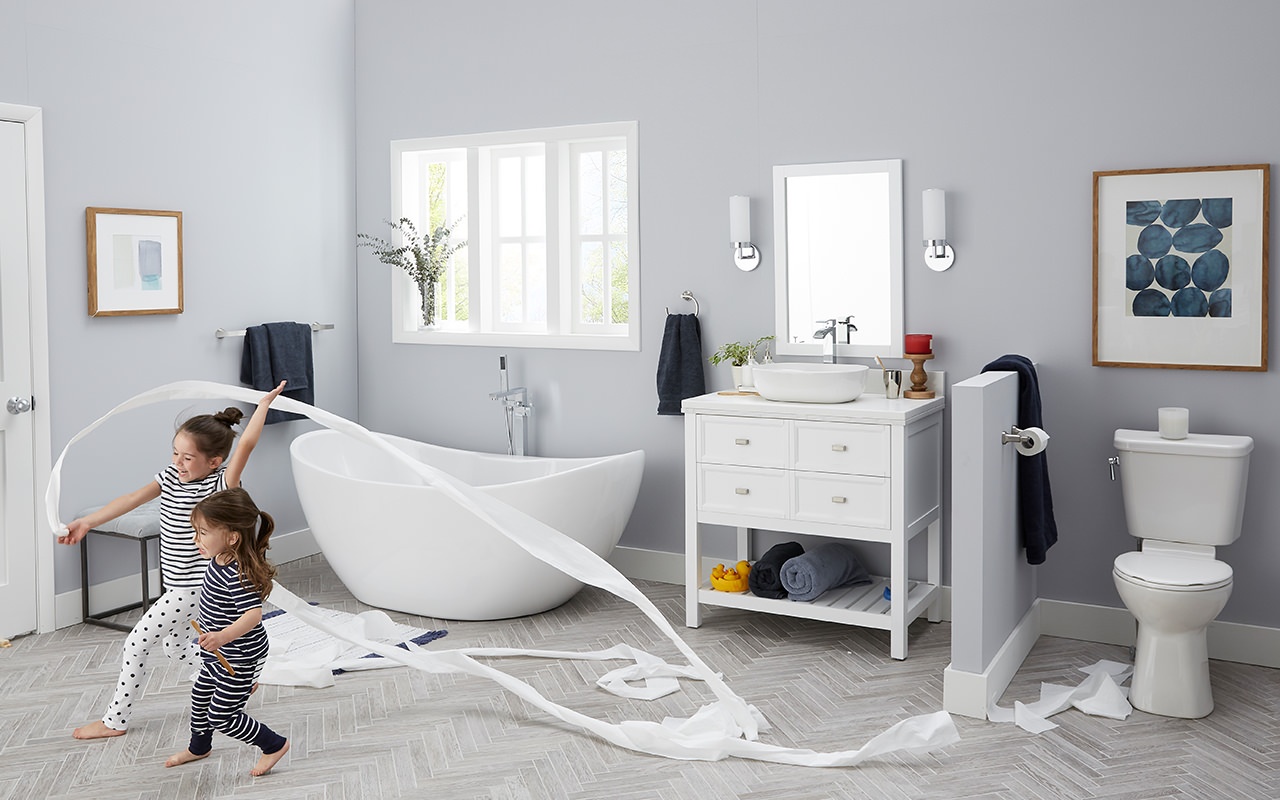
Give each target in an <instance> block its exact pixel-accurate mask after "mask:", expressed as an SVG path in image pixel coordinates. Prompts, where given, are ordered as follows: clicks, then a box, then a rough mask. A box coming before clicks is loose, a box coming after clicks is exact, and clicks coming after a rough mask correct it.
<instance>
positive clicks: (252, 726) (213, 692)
mask: <svg viewBox="0 0 1280 800" xmlns="http://www.w3.org/2000/svg"><path fill="white" fill-rule="evenodd" d="M232 667H233V668H234V669H235V671H236V674H235V675H231V674H230V673H228V672H227V671H226V669H225V668H224V667H223V666H222V665H221V664H219V663H218V662H217V661H205V662H204V665H203V666H202V667H201V668H200V674H199V675H198V676H197V677H196V682H195V685H194V686H192V687H191V744H190V745H189V746H188V748H187V749H188V750H190V751H191V754H192V755H197V756H201V755H204V754H205V753H207V752H209V751H210V750H211V749H213V732H214V731H218V732H219V733H223V734H226V735H227V736H230V737H231V738H233V739H239V740H240V741H242V742H244V743H245V744H251V745H254V746H256V747H258V748H260V749H261V750H262V752H264V753H274V752H276V751H278V750H279V749H280V748H281V747H284V742H285V738H284V737H283V736H281V735H280V734H278V733H276V732H275V731H273V730H271V729H270V728H268V727H267V726H266V725H263V724H262V723H261V722H258V721H257V720H256V719H254V718H253V717H251V716H249V715H248V714H246V713H244V706H245V704H246V703H247V702H249V695H250V694H251V693H252V692H253V683H254V681H256V680H257V679H258V675H259V674H260V673H261V672H262V661H259V662H258V663H256V664H233V665H232Z"/></svg>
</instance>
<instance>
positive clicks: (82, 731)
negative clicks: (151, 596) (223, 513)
mask: <svg viewBox="0 0 1280 800" xmlns="http://www.w3.org/2000/svg"><path fill="white" fill-rule="evenodd" d="M284 386H285V382H284V381H281V382H280V385H279V386H277V387H276V388H275V389H274V390H272V391H270V392H268V393H267V394H265V395H263V396H262V399H261V400H259V401H258V407H257V409H255V410H254V412H253V416H252V417H250V419H249V422H248V424H247V425H245V427H244V433H242V434H241V435H240V444H239V445H238V446H237V447H236V448H235V452H234V453H232V452H231V445H232V443H233V442H234V440H235V435H236V434H235V429H234V428H233V427H232V426H233V425H235V424H236V423H238V422H240V420H241V419H242V418H243V417H244V413H243V412H242V411H240V409H238V408H235V407H229V408H227V409H226V410H224V411H220V412H218V413H217V414H200V415H199V416H195V417H192V418H191V419H189V420H187V421H186V422H184V423H183V424H182V426H181V427H180V428H179V429H178V432H177V433H175V434H174V435H173V458H172V460H171V462H170V464H169V466H168V467H166V468H165V469H163V470H162V471H161V472H159V473H158V474H157V475H156V476H155V479H154V480H153V481H151V482H149V483H147V485H145V486H143V487H142V488H141V489H138V490H137V491H134V492H130V493H129V494H125V495H121V496H120V497H117V498H116V499H114V500H112V501H111V502H110V503H107V504H106V505H105V506H103V507H102V508H101V509H99V510H98V511H95V512H93V513H92V514H88V515H86V516H83V517H80V518H79V519H76V520H73V521H72V522H71V523H69V524H68V525H67V532H66V533H65V534H63V535H61V536H59V537H58V541H59V542H61V543H62V544H68V545H71V544H75V543H76V542H79V541H80V540H81V539H83V538H84V537H85V534H86V533H88V532H89V530H90V529H91V528H95V527H97V526H99V525H102V524H103V523H105V522H107V521H109V520H113V519H115V518H116V517H118V516H121V515H122V514H125V513H127V512H129V511H132V510H133V509H135V508H137V507H138V506H140V505H142V504H143V503H146V502H148V501H150V500H154V499H155V498H157V497H159V498H160V531H161V532H160V577H161V583H162V585H163V587H164V592H163V593H162V594H161V595H160V598H159V599H158V600H156V601H155V602H154V603H153V604H152V605H151V607H150V608H149V609H147V611H146V612H145V613H144V614H143V615H142V618H141V619H140V620H138V623H137V624H136V625H134V626H133V630H132V631H130V632H129V636H128V637H127V638H126V639H125V642H124V658H123V664H122V666H121V668H120V677H119V679H117V681H116V687H115V693H114V695H113V696H112V698H111V702H110V703H108V704H107V711H106V714H104V715H103V717H102V719H100V720H97V721H95V722H90V723H87V724H85V725H81V726H80V727H78V728H76V729H75V731H74V732H73V733H72V736H74V737H75V738H77V739H102V738H106V737H109V736H123V735H124V734H125V733H126V732H127V731H128V728H129V716H130V714H131V713H132V712H133V704H134V703H135V702H136V701H137V700H138V698H139V697H140V696H141V694H142V687H143V686H144V685H145V684H146V677H147V669H148V668H149V667H150V666H151V659H152V658H153V657H155V656H158V655H159V654H160V653H161V652H163V653H165V655H168V656H169V657H170V658H174V659H178V660H180V661H186V660H187V659H188V658H190V657H191V656H192V655H193V654H194V650H193V649H192V648H191V647H190V642H191V638H192V634H193V631H192V630H191V627H190V620H192V619H194V618H195V616H196V611H197V610H198V604H199V602H200V583H201V581H202V580H203V578H204V571H205V565H206V561H205V559H204V558H203V557H201V555H200V553H199V552H197V550H196V546H195V543H194V541H193V537H194V536H195V532H194V531H193V530H192V529H191V510H192V509H193V508H195V505H196V503H198V502H200V500H202V499H204V498H205V497H208V496H209V495H210V494H213V493H214V492H216V491H219V490H221V489H226V488H228V487H235V486H239V485H240V474H241V473H242V472H243V471H244V467H245V464H247V463H248V461H249V455H250V454H251V453H252V452H253V448H254V447H256V446H257V444H258V438H259V437H260V436H261V434H262V426H263V425H264V424H265V422H266V418H267V408H268V407H269V406H270V405H271V401H273V400H275V399H276V397H277V396H279V394H280V392H282V391H284Z"/></svg>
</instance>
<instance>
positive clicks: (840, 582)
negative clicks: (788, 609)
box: [747, 542, 871, 602]
mask: <svg viewBox="0 0 1280 800" xmlns="http://www.w3.org/2000/svg"><path fill="white" fill-rule="evenodd" d="M750 580H751V578H750V577H748V578H747V581H748V582H750ZM860 583H871V576H870V575H868V574H867V569H866V567H864V566H862V562H861V561H859V560H858V556H857V554H855V553H854V552H853V548H852V547H849V546H848V545H846V544H841V543H839V542H827V543H826V544H820V545H818V546H817V547H815V548H813V549H812V550H810V551H809V552H807V553H805V554H804V555H802V556H796V557H795V558H793V559H791V560H789V561H787V563H785V564H783V565H782V586H783V588H784V589H786V590H787V597H789V598H791V599H792V600H800V601H802V602H805V601H809V600H816V599H818V596H819V595H821V594H822V593H823V592H825V591H827V590H828V589H838V588H840V587H841V586H855V585H857V584H860Z"/></svg>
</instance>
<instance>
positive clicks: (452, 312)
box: [445, 247, 471, 322]
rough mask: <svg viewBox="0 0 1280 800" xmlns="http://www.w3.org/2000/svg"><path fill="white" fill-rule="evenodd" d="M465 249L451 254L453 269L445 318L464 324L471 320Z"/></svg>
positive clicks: (467, 265)
mask: <svg viewBox="0 0 1280 800" xmlns="http://www.w3.org/2000/svg"><path fill="white" fill-rule="evenodd" d="M469 266H470V260H469V259H468V258H467V248H465V247H464V248H462V249H461V250H459V251H458V252H456V253H454V254H453V269H452V270H451V271H450V273H449V281H450V284H449V307H448V308H447V309H446V310H445V318H446V319H452V320H457V321H459V322H465V321H467V320H469V319H471V302H470V300H471V280H470V279H471V272H470V269H469Z"/></svg>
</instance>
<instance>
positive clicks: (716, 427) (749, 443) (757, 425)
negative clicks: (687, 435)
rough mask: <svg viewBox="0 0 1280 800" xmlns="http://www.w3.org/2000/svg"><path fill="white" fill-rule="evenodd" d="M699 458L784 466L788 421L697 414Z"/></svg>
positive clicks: (720, 462)
mask: <svg viewBox="0 0 1280 800" xmlns="http://www.w3.org/2000/svg"><path fill="white" fill-rule="evenodd" d="M698 461H701V462H706V463H711V464H742V465H743V466H749V467H785V466H786V465H787V421H786V420H784V419H747V418H742V417H704V416H699V417H698Z"/></svg>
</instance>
